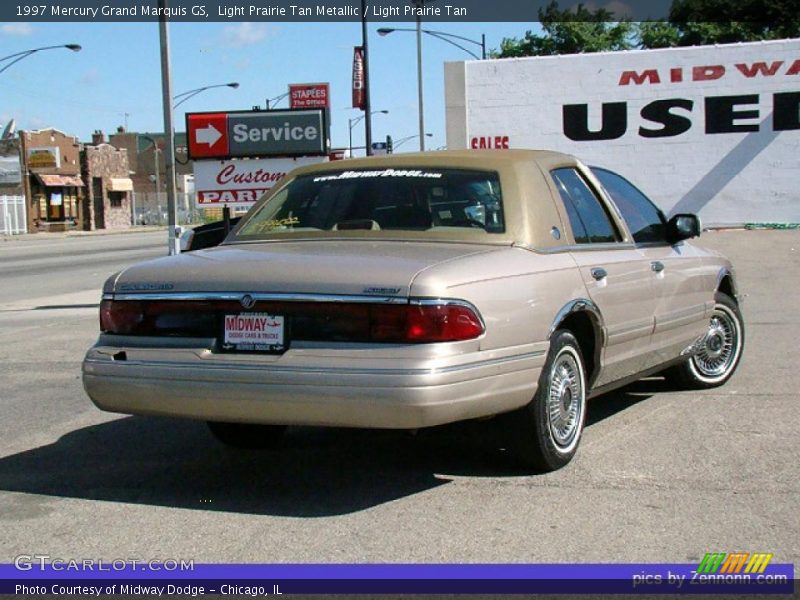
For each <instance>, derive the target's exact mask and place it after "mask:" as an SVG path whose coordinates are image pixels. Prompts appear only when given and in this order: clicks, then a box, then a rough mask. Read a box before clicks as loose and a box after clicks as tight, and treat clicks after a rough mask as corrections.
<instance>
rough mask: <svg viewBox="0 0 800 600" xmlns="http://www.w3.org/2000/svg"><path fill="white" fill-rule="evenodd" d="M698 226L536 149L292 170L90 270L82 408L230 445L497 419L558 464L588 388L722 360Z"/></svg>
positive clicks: (735, 355) (700, 378)
mask: <svg viewBox="0 0 800 600" xmlns="http://www.w3.org/2000/svg"><path fill="white" fill-rule="evenodd" d="M700 231H701V227H700V222H699V220H698V218H697V217H696V216H694V215H689V214H682V215H675V216H673V217H672V218H671V219H666V218H665V217H664V215H663V214H662V212H661V211H660V210H659V209H658V208H657V207H656V206H655V205H654V204H653V203H652V202H651V201H650V200H649V199H648V198H647V197H646V196H645V195H644V194H643V193H642V192H641V191H639V190H638V189H637V188H636V187H634V186H633V185H632V184H631V183H630V182H628V181H627V180H626V179H625V178H623V177H622V176H620V175H618V174H616V173H613V172H611V171H608V170H604V169H599V168H598V169H590V168H588V167H586V166H585V165H584V164H582V163H581V162H580V161H578V160H577V159H575V158H573V157H571V156H567V155H564V154H559V153H555V152H544V151H522V150H511V151H489V152H481V151H458V152H456V151H452V152H435V153H420V154H403V155H390V156H385V157H379V158H378V157H376V158H367V159H357V160H348V161H346V162H335V163H323V164H318V165H313V166H307V167H302V168H299V169H297V170H295V171H293V172H291V173H290V174H289V175H288V176H287V177H286V178H285V179H284V180H282V182H280V183H279V184H278V185H277V186H276V188H275V189H274V190H273V191H272V192H271V193H270V194H269V195H268V196H267V197H265V198H262V199H261V200H260V201H259V202H258V203H257V204H256V205H255V206H254V207H253V208H252V209H251V210H250V211H249V212H248V213H247V214H246V215H245V216H244V217H243V218H242V219H241V221H239V222H238V223H237V225H236V228H235V229H234V230H233V231H232V232H231V233H230V235H228V236H227V238H226V239H225V240H224V241H223V242H222V244H220V245H219V246H217V247H213V248H208V249H205V250H198V251H195V252H190V253H187V254H181V255H178V256H172V257H165V258H160V259H157V260H152V261H148V262H145V263H142V264H139V265H135V266H132V267H130V268H128V269H125V270H124V271H122V272H121V273H118V274H116V275H114V276H113V277H111V278H110V279H109V280H108V281H107V282H106V284H105V288H104V291H103V299H102V304H101V308H100V327H101V333H100V337H99V339H98V340H97V343H96V344H95V345H94V346H93V347H92V348H91V349H90V350H89V351H88V353H87V355H86V358H85V360H84V363H83V380H84V386H85V388H86V391H87V393H88V394H89V396H90V397H91V398H92V400H93V401H94V402H95V404H96V405H97V406H98V407H100V408H101V409H104V410H109V411H114V412H121V413H130V414H148V415H169V416H174V417H185V418H190V419H200V420H204V421H207V422H208V423H209V426H210V428H211V431H212V432H213V433H214V434H215V435H216V436H217V437H218V438H219V439H220V440H222V441H223V442H226V443H229V444H232V445H235V446H259V445H269V444H273V443H275V442H276V440H277V439H279V438H280V436H281V435H282V433H283V431H284V430H285V428H286V426H289V425H314V426H346V427H367V428H408V429H414V428H421V427H429V426H434V425H440V424H443V423H450V422H454V421H460V420H464V419H474V418H482V417H489V416H500V417H501V419H502V420H503V422H504V434H505V435H506V436H507V439H508V447H509V448H510V449H511V450H513V453H514V455H515V456H516V457H518V458H519V459H521V460H522V461H524V462H525V463H526V464H528V465H530V466H532V467H534V468H536V469H539V470H552V469H557V468H559V467H561V466H563V465H565V464H567V463H568V462H569V461H570V460H571V459H572V457H573V456H574V455H575V452H576V450H577V447H578V444H579V441H580V438H581V433H582V431H583V426H584V421H585V418H586V402H587V399H588V398H590V397H593V396H597V395H599V394H602V393H603V392H606V391H608V390H611V389H614V388H617V387H619V386H622V385H624V384H626V383H628V382H631V381H633V380H635V379H637V378H640V377H642V376H645V375H648V374H652V373H659V372H666V373H667V374H668V375H669V376H671V377H672V378H674V379H675V380H676V381H678V382H680V383H681V384H683V385H685V386H688V387H693V388H704V387H713V386H717V385H721V384H723V383H724V382H725V381H727V380H728V379H729V378H730V377H731V375H732V374H733V372H734V371H735V369H736V367H737V364H738V362H739V359H740V357H741V355H742V348H743V343H744V327H743V323H742V316H741V313H740V311H739V305H738V300H737V292H736V283H735V279H734V272H733V268H732V266H731V264H730V262H729V261H728V260H726V259H725V258H724V257H722V256H720V255H719V254H717V253H716V252H713V251H710V250H707V249H704V248H702V247H701V246H700V245H697V244H695V243H694V242H691V241H689V240H690V239H691V238H695V237H697V236H698V235H699V234H700Z"/></svg>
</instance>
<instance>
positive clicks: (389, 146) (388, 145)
mask: <svg viewBox="0 0 800 600" xmlns="http://www.w3.org/2000/svg"><path fill="white" fill-rule="evenodd" d="M391 153H392V136H390V135H387V136H386V154H391Z"/></svg>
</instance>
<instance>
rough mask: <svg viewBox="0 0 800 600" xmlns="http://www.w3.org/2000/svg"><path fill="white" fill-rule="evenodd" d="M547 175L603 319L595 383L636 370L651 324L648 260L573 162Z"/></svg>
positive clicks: (599, 383) (619, 377) (575, 257)
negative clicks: (554, 189)
mask: <svg viewBox="0 0 800 600" xmlns="http://www.w3.org/2000/svg"><path fill="white" fill-rule="evenodd" d="M550 175H551V177H552V179H553V182H554V183H555V187H556V189H557V190H558V193H559V195H560V197H561V200H562V203H563V206H564V210H565V213H566V217H567V221H568V224H569V226H570V228H571V239H569V240H568V243H570V253H571V255H572V257H573V259H574V260H575V262H576V264H577V265H578V267H579V269H580V273H581V277H582V278H583V281H584V284H585V286H586V289H587V291H588V293H589V296H590V299H591V300H592V301H593V302H594V303H595V304H596V305H597V307H598V308H599V310H600V313H601V315H602V318H603V321H604V330H605V338H606V339H605V344H604V345H605V348H604V352H603V356H602V363H603V368H602V370H601V373H600V375H599V378H598V380H597V381H595V382H594V386H595V387H599V386H602V385H604V384H606V383H610V382H612V381H616V380H618V379H622V378H625V377H628V376H630V375H633V374H635V373H638V372H639V371H641V369H642V355H643V353H645V352H646V351H647V346H648V343H649V340H650V335H651V333H652V331H653V326H654V318H653V313H654V308H655V299H654V289H653V282H652V277H651V273H650V264H649V261H648V259H647V257H646V256H645V254H644V253H643V252H642V251H641V250H639V249H637V248H636V247H635V245H634V244H633V243H631V241H630V240H628V239H627V235H628V234H627V232H625V231H624V230H623V229H622V227H620V223H619V222H618V218H616V217H615V216H614V215H613V214H612V212H611V209H610V207H609V206H608V205H607V204H606V202H605V199H604V198H603V197H602V195H601V194H599V193H598V192H597V191H596V190H595V189H594V184H593V183H592V182H591V181H590V179H589V178H588V177H587V175H586V174H585V173H583V172H582V171H581V169H579V168H577V167H563V168H558V169H553V170H551V171H550Z"/></svg>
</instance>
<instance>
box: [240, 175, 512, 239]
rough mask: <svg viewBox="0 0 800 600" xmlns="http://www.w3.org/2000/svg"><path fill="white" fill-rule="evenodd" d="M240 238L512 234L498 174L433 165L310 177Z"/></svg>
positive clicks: (253, 220) (251, 218) (262, 209)
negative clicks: (375, 233) (372, 233)
mask: <svg viewBox="0 0 800 600" xmlns="http://www.w3.org/2000/svg"><path fill="white" fill-rule="evenodd" d="M245 220H246V222H245V223H244V225H243V226H242V227H241V228H240V229H239V230H238V232H237V234H236V235H237V237H242V236H244V237H251V236H252V237H258V236H261V235H270V236H271V235H273V234H280V233H283V232H286V233H293V232H303V231H343V232H346V231H352V230H373V231H378V230H397V231H429V230H430V231H436V230H444V228H448V229H452V228H465V229H476V230H483V231H486V232H488V233H503V232H505V222H504V219H503V200H502V194H501V191H500V180H499V178H498V175H497V173H495V172H490V171H474V170H460V169H437V168H431V167H408V168H380V169H376V170H341V171H329V172H324V173H317V174H313V175H303V176H301V177H297V178H295V179H294V180H292V181H291V182H290V183H289V184H288V185H287V186H286V187H284V188H283V189H281V190H280V191H278V192H277V193H276V194H275V195H274V196H273V197H272V198H271V199H270V200H269V201H268V202H267V203H265V204H263V205H261V206H258V207H256V208H255V209H254V212H253V213H252V214H251V215H248V216H246V217H245Z"/></svg>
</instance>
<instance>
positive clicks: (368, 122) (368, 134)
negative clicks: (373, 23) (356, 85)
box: [361, 0, 372, 156]
mask: <svg viewBox="0 0 800 600" xmlns="http://www.w3.org/2000/svg"><path fill="white" fill-rule="evenodd" d="M368 37H369V36H368V35H367V0H361V46H362V47H363V48H364V119H365V120H364V135H365V145H366V147H367V156H371V155H372V116H371V115H370V112H371V111H372V108H371V107H370V100H369V41H368V39H367V38H368Z"/></svg>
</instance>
